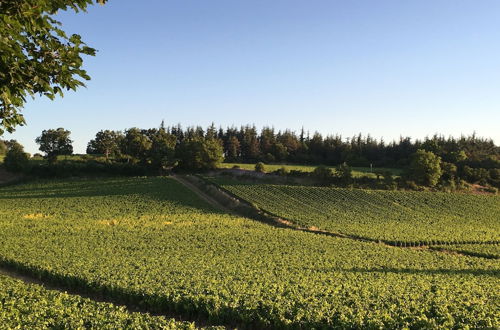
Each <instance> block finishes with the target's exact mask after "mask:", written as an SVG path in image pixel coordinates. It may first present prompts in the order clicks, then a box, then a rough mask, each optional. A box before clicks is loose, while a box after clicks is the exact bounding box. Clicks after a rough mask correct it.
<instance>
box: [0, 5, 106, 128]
mask: <svg viewBox="0 0 500 330" xmlns="http://www.w3.org/2000/svg"><path fill="white" fill-rule="evenodd" d="M94 2H95V1H93V0H58V1H53V0H22V1H20V0H3V1H0V135H2V134H3V132H4V131H5V130H6V131H7V132H13V131H14V129H15V127H16V126H18V125H23V124H25V121H24V117H23V115H22V114H21V109H22V108H23V106H24V104H25V102H26V98H27V97H28V96H34V95H40V96H46V97H48V98H50V99H54V98H55V97H56V96H57V95H60V96H62V95H63V91H64V90H76V89H77V88H78V87H80V86H84V83H83V82H82V80H89V79H90V77H89V76H88V75H87V73H86V72H85V70H83V69H82V65H83V59H82V55H91V56H93V55H95V50H94V49H92V48H90V47H88V46H86V45H85V43H84V42H83V41H82V39H81V37H80V36H79V35H77V34H73V35H71V36H68V35H66V33H65V32H64V31H63V30H62V29H61V24H60V23H59V22H58V21H56V20H55V19H54V15H55V14H56V13H57V12H58V11H59V10H68V9H72V10H74V11H80V10H85V9H86V8H87V6H88V5H90V4H92V3H94ZM99 2H101V3H102V2H104V1H99Z"/></svg>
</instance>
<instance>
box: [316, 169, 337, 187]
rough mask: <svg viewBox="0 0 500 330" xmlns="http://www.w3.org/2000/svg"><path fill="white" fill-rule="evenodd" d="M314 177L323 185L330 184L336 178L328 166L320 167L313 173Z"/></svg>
mask: <svg viewBox="0 0 500 330" xmlns="http://www.w3.org/2000/svg"><path fill="white" fill-rule="evenodd" d="M312 176H313V177H314V178H315V179H316V180H318V181H319V182H320V183H321V184H325V185H327V184H329V183H331V182H332V179H333V178H334V173H333V171H332V169H331V168H329V167H326V166H318V167H316V168H315V169H314V171H313V172H312Z"/></svg>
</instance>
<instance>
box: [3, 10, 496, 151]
mask: <svg viewBox="0 0 500 330" xmlns="http://www.w3.org/2000/svg"><path fill="white" fill-rule="evenodd" d="M58 18H59V19H60V20H61V21H62V22H63V24H64V28H65V29H66V30H67V31H69V32H72V33H78V34H80V35H82V37H83V39H84V40H85V41H86V42H87V43H88V44H89V45H90V46H92V47H94V48H96V49H98V50H99V52H98V54H97V56H96V57H94V58H86V65H85V68H86V69H87V70H88V72H89V74H90V75H91V77H92V80H91V81H90V82H88V84H87V88H86V89H80V90H79V91H78V92H76V93H73V92H68V93H67V95H66V96H65V97H64V98H63V99H58V100H57V101H49V100H46V99H40V98H37V99H35V100H34V101H29V103H28V104H27V105H26V108H25V110H24V114H25V117H26V120H27V123H28V125H27V126H25V127H20V128H19V129H18V130H17V132H16V133H14V134H12V135H5V136H4V137H3V138H7V139H10V138H15V139H17V140H19V141H20V142H21V143H22V144H24V145H25V147H26V150H27V151H28V152H31V153H34V152H37V146H36V144H35V143H34V139H35V137H36V136H38V135H40V133H41V131H42V130H43V129H48V128H57V127H64V128H66V129H69V130H71V131H72V138H73V140H75V143H74V146H75V152H78V153H83V152H85V147H86V144H87V142H88V141H89V140H90V139H91V138H92V137H93V136H94V135H95V133H96V132H97V131H99V130H101V129H115V130H123V129H125V128H129V127H140V128H150V127H157V126H158V125H159V124H160V122H161V120H162V119H164V120H165V122H166V124H167V125H172V124H177V123H181V124H182V125H183V126H187V125H202V126H207V125H209V124H210V123H211V122H212V121H213V122H215V123H216V124H217V125H222V126H223V127H225V126H227V125H233V124H234V125H236V126H240V125H242V124H255V125H257V127H259V128H260V127H262V126H264V125H269V126H274V127H275V128H276V129H284V128H291V129H296V130H299V129H300V128H301V127H302V126H304V128H305V129H306V130H309V131H311V132H313V131H315V130H317V131H319V132H321V133H340V134H342V135H343V136H346V137H347V136H352V135H354V134H357V133H359V132H361V133H363V134H367V133H370V134H371V135H372V136H374V137H376V138H380V137H384V139H385V140H392V139H394V138H398V137H399V136H400V135H404V136H412V137H417V138H423V137H425V136H426V135H432V134H434V133H436V132H438V133H442V134H444V135H446V136H447V135H455V136H459V135H460V134H462V133H463V134H470V133H472V132H473V131H476V132H477V134H478V135H480V136H483V137H488V138H493V139H494V140H495V142H496V143H497V144H499V143H500V1H498V0H481V1H478V0H469V1H464V0H446V1H445V0H413V1H402V0H392V1H385V0H376V1H373V0H364V1H360V0H350V1H340V0H301V1H297V0H211V1H206V0H196V1H195V0H175V1H173V0H147V1H138V0H110V1H109V3H108V4H106V5H105V6H93V7H92V8H90V10H89V11H88V13H80V14H74V13H61V14H60V15H58Z"/></svg>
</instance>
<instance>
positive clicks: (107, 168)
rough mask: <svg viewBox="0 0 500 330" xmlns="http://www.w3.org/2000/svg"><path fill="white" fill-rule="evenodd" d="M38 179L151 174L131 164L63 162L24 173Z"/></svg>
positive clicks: (43, 165) (37, 166)
mask: <svg viewBox="0 0 500 330" xmlns="http://www.w3.org/2000/svg"><path fill="white" fill-rule="evenodd" d="M24 172H25V173H26V174H29V175H32V176H35V177H40V178H61V177H62V178H64V177H78V176H101V175H106V176H143V175H147V174H151V171H150V170H149V169H148V168H147V167H144V166H140V165H139V164H132V163H118V162H113V163H110V162H98V161H93V160H89V161H67V162H66V161H63V162H57V163H54V164H37V165H33V166H31V167H29V168H28V169H27V170H25V171H24Z"/></svg>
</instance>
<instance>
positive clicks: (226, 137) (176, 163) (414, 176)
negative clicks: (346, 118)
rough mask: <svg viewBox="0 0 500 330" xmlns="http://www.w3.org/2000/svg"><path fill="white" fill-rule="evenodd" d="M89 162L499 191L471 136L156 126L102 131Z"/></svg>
mask: <svg viewBox="0 0 500 330" xmlns="http://www.w3.org/2000/svg"><path fill="white" fill-rule="evenodd" d="M36 142H37V143H38V144H39V146H40V151H42V152H44V153H45V157H46V158H47V160H48V162H49V163H51V164H53V163H55V162H56V160H57V157H58V156H59V155H70V154H72V153H73V147H72V141H71V139H70V131H68V130H65V129H63V128H59V129H50V130H45V131H43V132H42V134H41V135H40V136H39V137H38V138H37V139H36ZM9 146H10V149H12V150H14V151H16V150H17V151H19V150H20V149H22V146H19V145H18V144H17V143H16V142H15V141H10V142H7V141H4V142H0V154H2V153H4V154H5V153H6V151H7V149H9ZM87 154H89V155H100V156H102V157H104V159H105V160H106V161H107V162H125V163H128V164H137V165H140V166H148V167H151V168H156V169H160V168H167V167H176V168H179V169H186V170H204V169H211V168H216V167H217V164H218V163H220V162H222V161H226V162H241V163H257V162H262V163H266V164H269V163H289V164H314V165H319V164H322V165H328V166H338V165H341V164H348V166H363V167H368V166H373V167H375V168H380V167H394V168H404V169H407V170H408V171H407V172H408V173H409V174H408V179H411V180H413V181H415V182H416V183H418V184H421V185H427V186H434V185H436V184H437V182H438V181H439V180H441V181H443V180H445V181H447V182H452V181H456V179H457V178H460V179H464V180H467V181H469V182H479V183H482V184H492V185H495V186H498V181H499V180H500V178H499V170H500V147H498V146H496V145H495V143H494V142H493V141H492V140H491V139H485V138H481V137H477V136H476V135H475V134H472V135H469V136H461V137H459V138H455V137H444V136H441V135H434V136H432V137H426V138H424V139H422V140H419V139H416V140H413V139H411V138H410V137H401V138H400V139H399V140H397V141H391V142H388V143H386V142H385V141H384V140H382V139H380V140H377V139H374V138H372V137H371V136H370V135H366V136H363V135H361V134H359V135H356V136H353V137H348V138H343V137H342V136H341V135H338V134H332V135H326V136H323V135H322V134H320V133H318V132H314V133H313V134H310V133H309V132H305V131H304V130H303V129H302V130H301V131H300V132H298V133H297V132H295V131H292V130H284V131H280V130H278V131H277V130H275V129H274V128H272V127H264V128H262V129H261V130H260V131H258V130H257V128H256V127H255V126H252V125H246V126H241V127H239V128H236V127H227V128H225V129H223V128H217V127H216V126H215V125H214V124H212V125H210V126H209V127H207V128H205V129H204V128H202V127H200V126H192V127H186V128H183V127H181V126H180V125H175V126H165V125H164V123H163V122H162V123H161V125H160V126H159V127H158V128H150V129H139V128H129V129H126V130H124V131H113V130H101V131H99V132H97V134H96V135H95V137H94V138H93V139H92V140H91V141H89V143H88V146H87ZM11 158H12V157H11ZM18 158H19V156H18ZM21 158H23V157H21ZM25 158H26V157H25ZM8 161H9V159H8V158H7V162H8ZM410 173H411V175H410Z"/></svg>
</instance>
